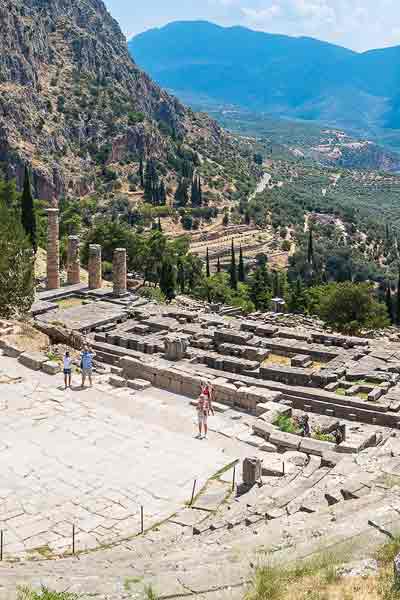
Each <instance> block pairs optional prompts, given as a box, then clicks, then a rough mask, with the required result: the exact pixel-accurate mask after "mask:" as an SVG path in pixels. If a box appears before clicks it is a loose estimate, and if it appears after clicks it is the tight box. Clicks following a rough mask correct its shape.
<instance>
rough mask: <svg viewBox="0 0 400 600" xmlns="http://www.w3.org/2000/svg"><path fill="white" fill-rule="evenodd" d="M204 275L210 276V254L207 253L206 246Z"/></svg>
mask: <svg viewBox="0 0 400 600" xmlns="http://www.w3.org/2000/svg"><path fill="white" fill-rule="evenodd" d="M206 277H210V256H209V253H208V248H207V255H206Z"/></svg>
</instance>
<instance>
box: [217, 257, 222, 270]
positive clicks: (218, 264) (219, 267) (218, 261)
mask: <svg viewBox="0 0 400 600" xmlns="http://www.w3.org/2000/svg"><path fill="white" fill-rule="evenodd" d="M217 273H221V263H220V260H219V256H218V259H217Z"/></svg>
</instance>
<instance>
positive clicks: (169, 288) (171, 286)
mask: <svg viewBox="0 0 400 600" xmlns="http://www.w3.org/2000/svg"><path fill="white" fill-rule="evenodd" d="M175 285H176V277H175V270H174V266H173V264H172V263H171V261H169V260H165V261H164V262H163V263H162V265H161V273H160V289H161V291H162V293H163V294H164V296H165V297H166V299H167V301H168V302H171V300H173V299H174V298H175Z"/></svg>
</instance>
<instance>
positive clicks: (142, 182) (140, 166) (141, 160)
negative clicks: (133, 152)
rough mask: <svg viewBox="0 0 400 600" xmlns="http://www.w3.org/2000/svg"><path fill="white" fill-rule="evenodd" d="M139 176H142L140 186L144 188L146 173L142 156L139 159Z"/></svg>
mask: <svg viewBox="0 0 400 600" xmlns="http://www.w3.org/2000/svg"><path fill="white" fill-rule="evenodd" d="M139 178H140V187H141V188H142V189H143V188H144V173H143V158H142V157H140V161H139Z"/></svg>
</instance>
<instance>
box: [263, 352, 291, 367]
mask: <svg viewBox="0 0 400 600" xmlns="http://www.w3.org/2000/svg"><path fill="white" fill-rule="evenodd" d="M262 364H263V365H265V366H268V365H281V366H282V367H290V358H289V357H288V356H281V355H280V354H272V353H271V354H270V355H269V356H268V358H266V359H265V360H264V361H263V363H262Z"/></svg>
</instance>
